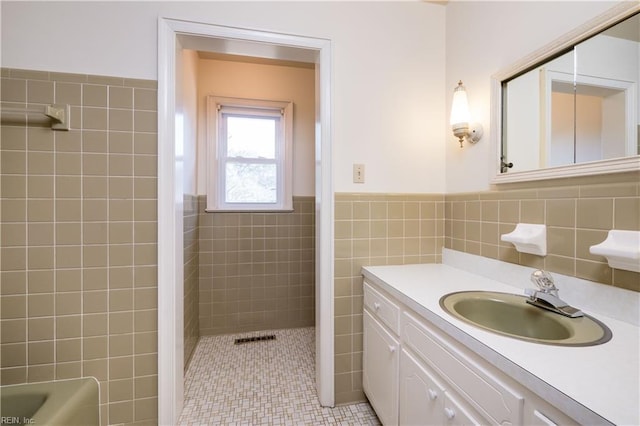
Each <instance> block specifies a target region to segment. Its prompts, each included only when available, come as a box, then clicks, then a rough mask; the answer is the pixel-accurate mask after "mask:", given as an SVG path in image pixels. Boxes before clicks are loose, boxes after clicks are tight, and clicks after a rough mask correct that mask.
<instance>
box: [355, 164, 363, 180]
mask: <svg viewBox="0 0 640 426" xmlns="http://www.w3.org/2000/svg"><path fill="white" fill-rule="evenodd" d="M353 183H364V164H354V165H353Z"/></svg>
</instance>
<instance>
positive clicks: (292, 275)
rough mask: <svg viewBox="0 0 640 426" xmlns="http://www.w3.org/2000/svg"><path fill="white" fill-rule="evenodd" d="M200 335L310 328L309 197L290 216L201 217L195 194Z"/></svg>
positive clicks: (312, 250) (311, 209) (298, 200)
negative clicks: (198, 222)
mask: <svg viewBox="0 0 640 426" xmlns="http://www.w3.org/2000/svg"><path fill="white" fill-rule="evenodd" d="M199 201H200V208H199V212H200V214H199V221H200V225H199V234H200V240H199V245H200V254H199V259H200V260H199V262H200V305H199V309H200V334H202V335H211V334H222V333H238V332H243V331H251V330H268V329H274V328H291V327H307V326H313V325H314V324H315V199H314V198H313V197H294V199H293V208H294V212H292V213H206V212H205V211H204V208H205V205H206V198H205V197H204V196H202V197H199Z"/></svg>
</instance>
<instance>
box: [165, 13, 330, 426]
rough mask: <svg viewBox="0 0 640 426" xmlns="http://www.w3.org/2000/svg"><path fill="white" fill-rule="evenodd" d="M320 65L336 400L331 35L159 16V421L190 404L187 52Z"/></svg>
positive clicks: (321, 184)
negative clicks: (182, 134)
mask: <svg viewBox="0 0 640 426" xmlns="http://www.w3.org/2000/svg"><path fill="white" fill-rule="evenodd" d="M183 48H188V49H193V50H201V51H209V52H213V53H232V54H238V55H243V56H254V57H262V58H268V59H278V60H298V61H303V62H312V63H314V64H315V75H316V78H315V84H316V90H315V92H316V125H315V128H316V131H315V152H316V155H315V164H316V173H315V176H316V185H315V186H316V189H315V200H316V201H315V210H316V226H315V241H316V277H315V282H316V298H315V300H316V306H315V312H316V321H315V323H316V332H315V333H316V339H315V340H316V389H317V392H318V398H319V400H320V403H321V405H323V406H333V405H334V386H333V372H334V368H333V354H334V349H333V335H334V332H333V329H334V326H333V188H332V173H331V121H330V119H331V107H330V105H331V103H330V96H331V81H330V77H331V62H330V61H331V51H330V49H331V43H330V41H329V40H325V39H318V38H310V37H300V36H292V35H287V34H279V33H270V32H264V31H254V30H248V29H240V28H230V27H223V26H218V25H210V24H202V23H195V22H187V21H180V20H173V19H167V18H160V19H159V25H158V188H159V190H158V314H159V315H158V422H159V424H174V423H175V421H176V419H177V418H178V416H179V415H180V412H181V410H182V402H183V345H184V342H183V338H184V337H183V279H184V277H183V273H184V271H183V260H182V256H183V235H182V233H183V206H182V202H183V197H182V196H183V193H182V188H183V182H182V161H183V158H182V152H181V149H180V148H181V146H180V141H179V140H178V138H176V135H177V134H178V133H177V132H178V131H179V130H180V123H181V120H182V117H180V116H179V115H177V108H176V93H177V92H179V91H180V87H179V84H181V82H180V79H179V78H178V77H177V76H178V75H179V71H180V70H179V69H178V66H179V65H178V63H179V61H177V58H179V56H180V52H181V49H183Z"/></svg>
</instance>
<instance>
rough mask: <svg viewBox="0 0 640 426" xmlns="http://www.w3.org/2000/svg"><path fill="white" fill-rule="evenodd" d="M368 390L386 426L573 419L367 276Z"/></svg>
mask: <svg viewBox="0 0 640 426" xmlns="http://www.w3.org/2000/svg"><path fill="white" fill-rule="evenodd" d="M363 326H364V328H363V333H364V335H363V338H364V347H363V388H364V391H365V394H366V395H367V397H368V398H369V401H370V403H371V405H372V407H373V408H374V410H375V411H376V413H377V415H378V417H379V419H380V421H381V422H382V423H383V424H384V425H395V424H401V425H489V424H494V425H505V424H510V425H521V424H527V425H554V424H562V425H565V424H575V423H576V422H575V421H574V420H572V419H571V418H569V417H568V416H566V415H565V414H564V413H562V412H561V411H560V410H558V409H556V408H555V407H553V406H551V405H549V404H548V403H547V402H546V401H544V399H542V398H540V397H539V396H538V395H536V394H534V393H533V392H532V391H530V390H529V389H527V388H526V387H525V386H523V385H522V384H520V383H518V382H516V381H515V380H513V379H512V378H511V377H509V376H507V375H506V374H505V373H503V372H502V371H500V370H499V369H497V368H496V367H494V366H493V365H491V364H490V363H489V362H487V361H486V360H484V359H483V358H482V357H480V356H479V355H477V354H475V353H474V352H472V351H471V350H470V349H468V348H467V347H465V346H464V345H462V344H461V343H460V342H458V341H457V340H456V339H454V338H452V337H451V336H449V335H448V334H446V333H445V332H443V331H442V330H441V329H439V328H438V327H436V326H435V325H433V324H432V323H431V322H429V321H428V320H426V319H425V318H424V317H422V316H420V315H418V314H417V313H416V312H414V311H413V310H412V309H410V308H408V307H406V306H404V305H403V304H402V303H401V302H399V301H398V300H396V299H395V298H394V297H393V296H391V295H390V294H389V293H386V292H385V291H384V290H383V289H381V288H379V287H378V286H376V285H375V284H372V283H370V282H368V281H366V280H365V283H364V313H363Z"/></svg>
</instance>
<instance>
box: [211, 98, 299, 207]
mask: <svg viewBox="0 0 640 426" xmlns="http://www.w3.org/2000/svg"><path fill="white" fill-rule="evenodd" d="M219 107H224V108H225V109H226V108H233V107H239V108H244V109H247V108H256V109H257V110H259V109H264V110H274V109H278V110H280V111H281V112H282V117H283V129H284V146H283V147H279V145H278V146H277V147H276V157H279V154H280V152H279V151H280V150H281V149H284V152H283V153H282V155H281V156H280V158H281V159H282V164H281V165H280V167H279V168H278V169H279V173H278V179H282V182H283V183H282V185H278V189H279V190H278V202H276V203H273V204H271V203H255V204H252V203H246V204H240V203H234V204H233V205H229V204H227V203H225V202H224V199H223V197H224V185H223V184H222V183H221V182H220V179H218V176H219V174H220V155H219V154H220V153H219V151H218V149H219V144H218V135H219V124H220V123H219ZM205 210H206V211H208V212H221V211H222V212H238V211H251V212H260V211H267V212H273V211H293V102H286V101H268V100H259V99H243V98H228V97H220V96H213V95H211V96H207V206H206V209H205Z"/></svg>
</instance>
